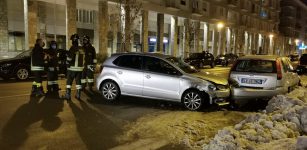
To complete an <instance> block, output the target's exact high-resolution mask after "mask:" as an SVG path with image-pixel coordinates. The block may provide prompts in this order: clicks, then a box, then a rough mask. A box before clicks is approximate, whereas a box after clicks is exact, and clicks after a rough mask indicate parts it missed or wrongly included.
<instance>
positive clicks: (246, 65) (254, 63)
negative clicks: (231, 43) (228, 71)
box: [232, 60, 276, 73]
mask: <svg viewBox="0 0 307 150" xmlns="http://www.w3.org/2000/svg"><path fill="white" fill-rule="evenodd" d="M232 71H238V72H255V73H276V63H275V61H270V60H238V61H237V63H236V65H235V66H234V67H233V68H232Z"/></svg>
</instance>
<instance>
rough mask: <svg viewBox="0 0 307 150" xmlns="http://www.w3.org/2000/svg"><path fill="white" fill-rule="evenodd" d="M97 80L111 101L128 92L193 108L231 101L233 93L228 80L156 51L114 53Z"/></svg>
mask: <svg viewBox="0 0 307 150" xmlns="http://www.w3.org/2000/svg"><path fill="white" fill-rule="evenodd" d="M96 82H97V84H96V86H97V89H99V90H100V91H101V93H102V97H103V99H104V100H107V101H115V100H116V99H118V98H119V97H120V95H128V96H136V97H144V98H152V99H160V100H167V101H174V102H179V103H182V104H183V105H184V106H185V107H186V108H187V109H189V110H198V109H200V108H201V107H202V106H204V105H207V104H214V103H217V104H219V105H224V104H228V102H226V100H227V99H228V97H229V95H230V89H229V85H228V81H227V79H223V78H220V77H217V76H214V75H211V74H209V73H205V72H201V71H198V70H196V69H195V68H194V67H192V66H190V65H188V64H187V63H185V62H184V61H183V60H181V59H179V58H175V57H172V56H168V55H162V54H152V53H120V54H114V55H112V56H111V57H110V58H108V59H107V60H106V61H105V62H104V63H103V69H102V72H101V73H100V75H99V76H98V77H97V79H96Z"/></svg>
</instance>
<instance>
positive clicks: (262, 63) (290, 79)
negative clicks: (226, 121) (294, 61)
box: [230, 55, 300, 103]
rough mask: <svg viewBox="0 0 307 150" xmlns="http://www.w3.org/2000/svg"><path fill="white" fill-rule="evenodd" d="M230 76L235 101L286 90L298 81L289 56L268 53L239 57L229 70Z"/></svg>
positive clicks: (270, 95) (266, 96) (275, 93)
mask: <svg viewBox="0 0 307 150" xmlns="http://www.w3.org/2000/svg"><path fill="white" fill-rule="evenodd" d="M230 79H231V81H233V82H234V83H236V84H235V85H236V86H234V87H233V88H232V98H233V99H235V100H236V101H237V102H238V103H240V102H242V100H243V101H245V100H247V99H258V98H262V99H263V98H264V99H266V98H271V97H273V96H275V95H278V94H283V93H287V92H289V91H291V90H292V89H293V88H294V87H295V86H297V85H299V83H300V78H299V76H298V75H297V73H295V71H294V69H293V67H292V65H291V61H290V60H289V58H288V57H280V56H271V55H255V56H244V57H241V58H239V59H238V60H237V62H236V63H235V65H234V66H233V68H232V69H231V71H230Z"/></svg>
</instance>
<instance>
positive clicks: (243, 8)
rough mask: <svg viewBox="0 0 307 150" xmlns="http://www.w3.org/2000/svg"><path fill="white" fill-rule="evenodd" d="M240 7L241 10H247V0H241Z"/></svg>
mask: <svg viewBox="0 0 307 150" xmlns="http://www.w3.org/2000/svg"><path fill="white" fill-rule="evenodd" d="M240 8H241V10H242V11H245V12H248V11H249V3H248V2H247V1H244V0H243V1H241V4H240Z"/></svg>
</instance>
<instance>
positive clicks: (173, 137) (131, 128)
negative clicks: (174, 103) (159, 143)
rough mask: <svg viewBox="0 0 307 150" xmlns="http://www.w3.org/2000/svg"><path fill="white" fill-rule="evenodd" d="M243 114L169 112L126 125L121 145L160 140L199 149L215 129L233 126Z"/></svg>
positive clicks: (244, 113) (245, 114)
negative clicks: (143, 140)
mask: <svg viewBox="0 0 307 150" xmlns="http://www.w3.org/2000/svg"><path fill="white" fill-rule="evenodd" d="M249 114H250V113H246V112H227V111H226V112H224V111H216V112H191V111H170V112H165V113H157V114H151V115H147V116H145V117H142V118H140V119H138V120H137V121H136V122H135V123H132V124H129V125H128V126H127V127H126V129H127V131H126V132H125V134H124V135H122V136H121V137H119V138H118V140H119V142H120V143H130V142H133V141H136V140H138V139H152V138H156V139H160V140H162V139H163V140H166V141H169V143H171V144H174V145H178V144H179V145H184V146H185V147H188V148H189V149H201V148H202V146H203V144H204V143H209V141H210V140H211V139H212V138H213V137H214V135H215V134H216V133H217V131H218V130H220V129H223V128H224V127H227V126H233V125H235V124H237V123H239V122H240V121H241V120H243V119H244V118H246V117H247V116H248V115H249Z"/></svg>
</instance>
